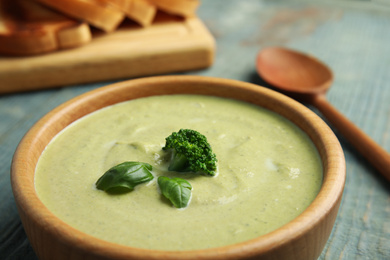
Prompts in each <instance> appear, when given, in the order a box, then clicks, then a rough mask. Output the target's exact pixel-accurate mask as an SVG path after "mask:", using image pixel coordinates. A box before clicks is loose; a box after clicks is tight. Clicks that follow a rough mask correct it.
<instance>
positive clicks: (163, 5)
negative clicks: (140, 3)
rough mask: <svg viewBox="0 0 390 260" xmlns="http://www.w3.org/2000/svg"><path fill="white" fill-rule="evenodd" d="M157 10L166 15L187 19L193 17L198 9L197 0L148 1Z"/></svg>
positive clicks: (198, 2)
mask: <svg viewBox="0 0 390 260" xmlns="http://www.w3.org/2000/svg"><path fill="white" fill-rule="evenodd" d="M148 1H149V2H151V3H152V4H154V5H155V6H157V8H158V9H160V10H163V11H165V12H167V13H170V14H174V15H179V16H184V17H189V16H194V15H195V12H196V9H197V8H198V6H199V4H200V1H199V0H148Z"/></svg>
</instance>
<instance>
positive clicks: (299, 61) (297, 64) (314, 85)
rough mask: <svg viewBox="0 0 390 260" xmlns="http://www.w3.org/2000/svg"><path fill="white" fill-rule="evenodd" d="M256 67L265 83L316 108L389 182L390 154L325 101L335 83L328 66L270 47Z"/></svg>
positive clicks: (297, 54) (309, 57)
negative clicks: (328, 91)
mask: <svg viewBox="0 0 390 260" xmlns="http://www.w3.org/2000/svg"><path fill="white" fill-rule="evenodd" d="M256 67H257V72H258V73H259V75H260V76H261V77H262V78H263V79H264V80H265V81H267V82H269V83H270V84H272V85H273V86H274V87H276V88H278V89H279V90H281V91H282V92H283V93H285V94H287V95H290V96H291V97H293V98H296V99H298V100H301V101H304V102H308V103H309V104H312V105H313V106H315V107H316V108H317V109H318V110H319V111H320V112H321V113H322V114H323V115H324V116H325V117H326V118H327V119H328V120H329V122H330V123H331V124H332V125H334V126H335V127H336V128H337V129H338V131H339V132H340V133H341V134H342V135H343V136H344V137H345V138H346V139H347V140H348V141H349V142H350V143H351V144H352V145H353V146H354V147H355V148H356V150H358V151H359V152H360V153H361V154H362V155H363V156H364V157H365V158H366V159H367V160H368V161H369V162H370V163H371V164H372V165H373V166H374V167H375V168H376V169H377V170H378V171H379V172H380V173H381V174H382V175H383V176H384V177H385V178H386V179H387V180H388V181H390V154H389V153H387V152H386V151H385V150H384V149H383V148H381V147H380V146H379V145H378V144H377V143H375V142H374V141H373V140H372V139H371V138H370V137H369V136H368V135H366V134H365V133H364V132H363V131H361V130H360V129H359V128H358V127H357V126H356V125H354V124H353V123H352V122H351V121H350V120H348V119H347V118H346V117H345V116H343V115H342V114H341V113H340V112H339V111H337V110H336V109H335V108H334V107H333V106H332V105H331V104H330V103H329V102H328V101H327V100H326V97H325V94H326V91H327V90H328V89H329V87H330V85H331V83H332V82H333V74H332V72H331V70H330V69H329V68H328V67H327V66H326V65H324V64H323V63H321V62H320V61H319V60H317V59H315V58H314V57H311V56H308V55H306V54H303V53H300V52H296V51H292V50H289V49H285V48H280V47H269V48H266V49H263V50H262V51H260V52H259V54H258V55H257V60H256Z"/></svg>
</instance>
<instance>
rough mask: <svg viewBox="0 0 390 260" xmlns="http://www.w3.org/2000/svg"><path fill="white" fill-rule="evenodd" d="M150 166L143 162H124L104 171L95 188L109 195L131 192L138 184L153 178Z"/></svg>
mask: <svg viewBox="0 0 390 260" xmlns="http://www.w3.org/2000/svg"><path fill="white" fill-rule="evenodd" d="M151 170H152V166H151V165H150V164H148V163H143V162H124V163H121V164H118V165H116V166H114V167H112V168H111V169H109V170H108V171H106V172H105V173H104V174H103V175H102V176H101V177H100V178H99V179H98V180H97V182H96V188H97V189H99V190H104V191H107V192H110V193H123V192H128V191H132V190H133V189H134V187H135V186H137V185H138V184H140V183H144V182H148V181H150V180H152V179H153V178H154V177H153V175H152V173H151Z"/></svg>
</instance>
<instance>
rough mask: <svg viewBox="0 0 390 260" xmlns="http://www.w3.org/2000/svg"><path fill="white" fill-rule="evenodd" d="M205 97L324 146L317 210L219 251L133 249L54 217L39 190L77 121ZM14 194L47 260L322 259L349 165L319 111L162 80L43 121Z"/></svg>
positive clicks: (123, 87) (85, 100)
mask: <svg viewBox="0 0 390 260" xmlns="http://www.w3.org/2000/svg"><path fill="white" fill-rule="evenodd" d="M178 93H181V94H203V95H215V96H220V97H228V98H234V99H239V100H243V101H246V102H249V103H253V104H256V105H259V106H261V107H264V108H267V109H269V110H272V111H274V112H276V113H278V114H280V115H282V116H284V117H285V118H287V119H289V120H290V121H292V122H293V123H295V124H296V125H298V126H299V127H300V128H301V129H302V130H303V131H304V132H306V133H307V134H308V135H309V136H310V138H311V140H312V141H313V143H314V144H315V145H316V147H317V149H318V151H319V153H320V156H321V159H322V162H323V171H324V178H323V184H322V187H321V190H320V192H319V194H318V195H317V197H316V198H315V200H314V201H313V202H312V204H311V205H310V206H309V207H308V208H307V209H306V210H305V211H304V212H303V213H302V214H301V215H299V216H298V217H297V218H295V219H294V220H293V221H291V222H289V223H288V224H286V225H284V226H282V227H281V228H279V229H277V230H275V231H273V232H271V233H268V234H266V235H263V236H260V237H258V238H256V239H253V240H250V241H246V242H243V243H239V244H234V245H229V246H225V247H219V248H211V249H204V250H194V251H158V250H147V249H139V248H131V247H127V246H122V245H118V244H114V243H110V242H106V241H103V240H100V239H97V238H95V237H92V236H90V235H86V234H84V233H82V232H80V231H78V230H76V229H75V228H72V227H71V226H69V225H67V224H66V223H64V222H63V221H61V220H60V219H58V218H57V217H56V216H54V215H53V214H52V213H51V212H50V211H49V210H48V209H47V208H46V207H45V206H44V205H43V204H42V202H41V201H40V200H39V198H38V197H37V194H36V192H35V187H34V170H35V166H36V164H37V161H38V159H39V157H40V155H41V153H42V151H43V150H44V149H45V147H46V145H47V144H48V143H49V142H50V140H51V139H52V138H53V137H54V136H55V135H56V134H57V133H58V132H59V131H61V130H62V129H64V128H65V127H66V126H67V125H69V124H70V123H72V122H73V121H75V120H76V119H78V118H80V117H82V116H84V115H87V114H88V113H91V112H93V111H95V110H97V109H100V108H102V107H105V106H109V105H112V104H115V103H118V102H122V101H125V100H131V99H136V98H140V97H146V96H152V95H163V94H164V95H166V94H168V95H169V94H178ZM11 181H12V188H13V192H14V196H15V201H16V204H17V207H18V210H19V215H20V218H21V220H22V223H23V226H24V229H25V231H26V234H27V236H28V238H29V240H30V242H31V244H32V247H33V248H34V250H35V252H36V254H37V255H38V257H39V258H40V259H56V260H60V259H72V260H74V259H144V260H149V259H177V260H179V259H180V260H183V259H221V260H222V259H223V260H226V259H299V260H303V259H317V257H318V256H319V255H320V254H321V251H322V250H323V248H324V246H325V243H326V241H327V239H328V237H329V235H330V233H331V230H332V227H333V225H334V222H335V219H336V215H337V211H338V208H339V205H340V201H341V197H342V192H343V188H344V182H345V160H344V155H343V151H342V149H341V146H340V144H339V142H338V140H337V138H336V137H335V135H334V134H333V132H332V131H331V130H330V128H329V127H328V126H327V125H326V124H325V123H324V122H323V121H322V120H321V119H320V118H319V117H318V116H317V115H316V114H315V113H313V112H312V111H311V110H309V109H308V108H306V107H305V106H303V105H301V104H300V103H298V102H296V101H294V100H292V99H290V98H288V97H286V96H284V95H282V94H279V93H277V92H275V91H272V90H269V89H266V88H263V87H259V86H257V85H253V84H249V83H244V82H240V81H235V80H229V79H219V78H208V77H200V76H162V77H151V78H142V79H135V80H130V81H124V82H120V83H116V84H112V85H110V86H107V87H103V88H99V89H96V90H94V91H91V92H88V93H86V94H83V95H81V96H78V97H76V98H73V99H72V100H70V101H68V102H66V103H64V104H62V105H60V106H59V107H57V108H56V109H54V110H53V111H51V112H50V113H48V114H47V115H46V116H44V117H43V118H42V119H41V120H39V121H38V122H37V123H36V124H35V125H34V126H33V127H32V128H31V130H30V131H29V132H28V133H27V134H26V135H25V137H24V138H23V139H22V141H21V142H20V144H19V146H18V148H17V150H16V152H15V155H14V158H13V162H12V169H11Z"/></svg>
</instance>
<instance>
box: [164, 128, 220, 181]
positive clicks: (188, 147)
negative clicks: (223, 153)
mask: <svg viewBox="0 0 390 260" xmlns="http://www.w3.org/2000/svg"><path fill="white" fill-rule="evenodd" d="M165 141H166V143H165V146H164V147H163V150H167V151H169V152H171V159H170V164H169V167H168V170H169V171H177V172H195V173H202V174H206V175H211V176H214V175H215V174H216V169H217V158H216V156H215V154H214V153H213V151H212V149H211V146H210V144H209V142H208V141H207V138H206V137H205V136H204V135H202V134H201V133H199V132H197V131H195V130H191V129H180V130H179V132H173V133H172V134H171V135H170V136H168V137H167V138H166V139H165Z"/></svg>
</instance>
